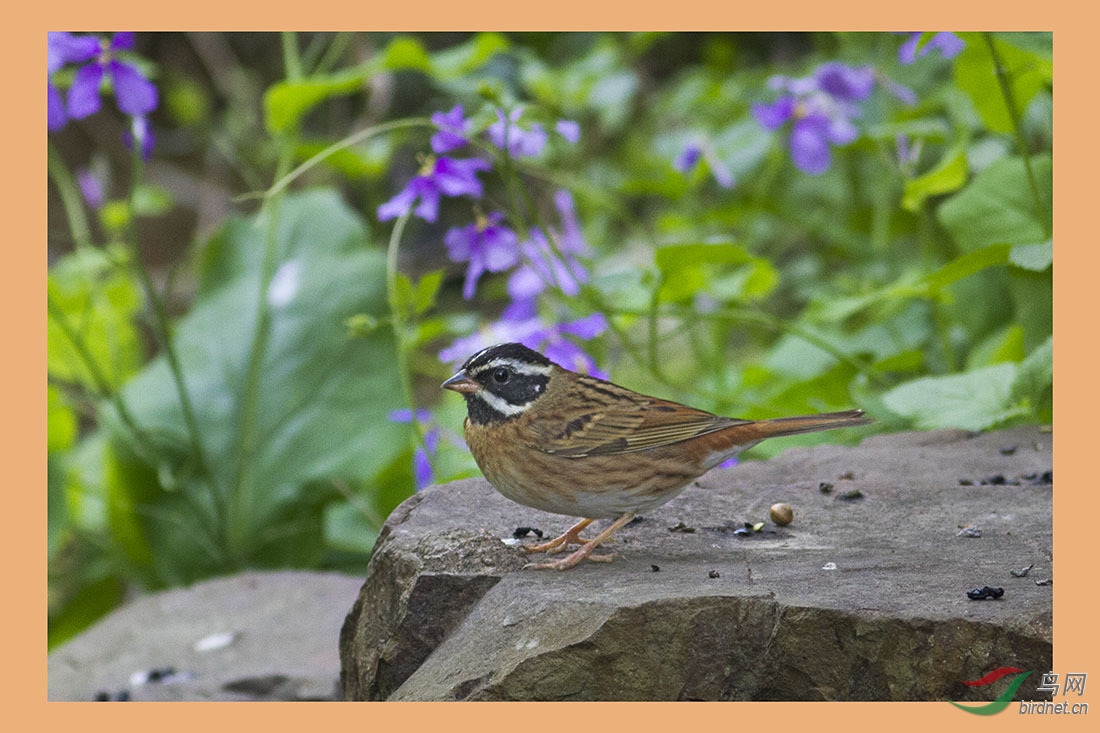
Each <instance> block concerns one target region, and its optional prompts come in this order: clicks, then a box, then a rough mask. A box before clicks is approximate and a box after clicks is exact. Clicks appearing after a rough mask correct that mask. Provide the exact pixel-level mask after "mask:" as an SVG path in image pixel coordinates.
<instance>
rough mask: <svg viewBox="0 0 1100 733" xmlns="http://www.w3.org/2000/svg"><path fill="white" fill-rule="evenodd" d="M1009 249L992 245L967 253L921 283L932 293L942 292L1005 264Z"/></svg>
mask: <svg viewBox="0 0 1100 733" xmlns="http://www.w3.org/2000/svg"><path fill="white" fill-rule="evenodd" d="M1011 249H1012V248H1011V247H1009V246H1008V245H1007V244H992V245H989V246H988V247H983V248H982V249H979V250H975V251H974V252H968V253H966V254H964V255H963V256H961V257H957V258H955V259H954V260H951V261H950V262H948V263H947V264H946V265H944V266H943V267H941V268H940V269H938V270H936V271H935V272H931V273H929V274H928V275H926V276H925V277H924V278H923V282H924V284H925V285H927V286H928V288H929V289H930V290H932V291H934V292H935V291H939V290H942V289H943V288H945V287H947V286H948V285H951V284H953V283H956V282H958V281H959V280H962V279H963V278H967V277H970V276H971V275H973V274H975V273H978V272H981V271H982V270H985V269H988V268H990V267H997V266H999V265H1004V264H1006V263H1007V262H1008V259H1009V252H1010V250H1011Z"/></svg>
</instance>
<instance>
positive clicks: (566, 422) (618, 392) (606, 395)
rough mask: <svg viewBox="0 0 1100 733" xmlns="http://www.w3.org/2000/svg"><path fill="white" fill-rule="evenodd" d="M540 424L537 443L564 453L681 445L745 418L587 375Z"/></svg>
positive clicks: (603, 452)
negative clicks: (652, 394) (623, 386)
mask: <svg viewBox="0 0 1100 733" xmlns="http://www.w3.org/2000/svg"><path fill="white" fill-rule="evenodd" d="M571 391H572V392H573V393H572V394H570V395H567V396H566V399H563V400H561V401H560V403H559V404H560V405H563V407H557V406H556V407H555V409H552V410H548V412H547V414H545V415H543V416H540V417H539V419H538V420H537V421H536V424H535V434H536V445H537V447H538V448H539V449H540V450H542V451H544V452H546V453H554V454H556V455H561V456H569V457H573V458H580V457H582V456H597V455H611V454H615V453H633V452H634V451H640V450H646V449H647V448H656V447H659V446H663V445H670V444H672V443H679V442H681V441H684V440H689V439H691V438H695V437H697V436H700V435H705V434H707V433H712V432H714V431H716V430H721V429H723V428H727V427H729V426H731V425H737V424H739V423H741V422H748V421H741V420H734V419H730V418H725V417H719V416H717V415H713V414H711V413H709V412H705V411H703V410H697V409H695V408H693V407H688V406H686V405H681V404H679V403H677V402H670V401H668V400H661V399H658V398H656V397H647V396H645V395H640V394H638V393H636V392H632V391H630V390H627V389H624V388H622V387H619V386H617V385H614V384H611V383H610V382H604V381H601V380H596V379H592V378H589V377H581V378H580V379H578V380H577V382H576V383H575V385H574V386H573V387H572V390H571Z"/></svg>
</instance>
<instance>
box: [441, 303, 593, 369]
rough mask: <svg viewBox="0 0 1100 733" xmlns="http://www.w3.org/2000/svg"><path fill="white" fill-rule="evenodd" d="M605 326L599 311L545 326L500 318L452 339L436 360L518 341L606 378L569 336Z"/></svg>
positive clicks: (457, 357)
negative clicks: (478, 329)
mask: <svg viewBox="0 0 1100 733" xmlns="http://www.w3.org/2000/svg"><path fill="white" fill-rule="evenodd" d="M606 329H607V319H606V318H605V317H604V315H603V314H602V313H593V314H592V315H590V316H585V317H584V318H578V319H577V320H574V321H570V322H568V323H563V324H558V325H554V326H547V325H546V324H544V323H543V322H542V321H541V320H540V319H538V318H528V319H525V320H521V321H509V320H505V319H501V320H500V321H496V322H494V323H492V324H490V325H489V326H488V327H487V328H485V329H484V330H482V331H479V332H477V333H475V334H472V335H470V336H464V337H462V338H458V339H456V340H455V341H454V342H453V343H452V344H451V345H450V346H448V347H447V348H445V349H443V350H442V351H440V352H439V359H440V361H444V362H447V363H457V362H460V361H462V360H463V359H465V358H467V357H468V356H469V355H470V354H473V353H475V352H477V351H479V350H481V349H484V348H485V347H487V346H492V345H493V344H499V343H504V342H507V341H518V342H520V343H521V344H523V345H524V346H526V347H527V348H529V349H534V350H535V351H538V352H541V353H542V354H544V355H545V356H546V358H548V359H550V361H552V362H554V363H556V364H560V365H561V366H563V367H565V368H566V369H572V370H574V371H579V372H583V373H585V374H591V375H592V376H595V377H600V378H601V379H606V378H607V374H606V373H604V372H603V371H601V370H600V369H599V368H597V366H596V360H595V359H593V358H592V357H591V356H589V354H588V353H587V352H585V351H584V350H583V349H582V348H581V347H580V346H578V345H577V344H576V343H575V342H574V341H573V340H572V339H570V338H566V336H573V337H576V338H580V339H586V340H587V339H592V338H595V337H597V336H599V335H600V334H602V333H603V332H604V331H605V330H606Z"/></svg>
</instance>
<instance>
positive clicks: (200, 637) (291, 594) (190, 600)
mask: <svg viewBox="0 0 1100 733" xmlns="http://www.w3.org/2000/svg"><path fill="white" fill-rule="evenodd" d="M360 584H361V581H360V580H359V579H357V578H351V577H348V576H344V575H337V574H335V573H309V572H296V571H280V572H245V573H241V574H239V575H234V576H230V577H225V578H215V579H213V580H207V581H204V582H202V583H196V584H195V585H193V586H191V587H188V588H175V589H173V590H168V591H163V592H160V593H153V594H150V595H147V596H144V597H142V598H139V599H137V600H135V601H133V602H132V603H128V604H127V605H125V606H122V607H121V608H118V609H116V610H115V611H113V612H111V613H110V614H109V615H108V616H106V617H105V618H104V619H102V620H101V621H99V622H98V623H97V624H96V625H95V626H93V627H91V628H90V629H88V630H86V631H85V632H83V633H82V634H80V635H79V636H77V637H76V638H74V639H71V640H70V641H68V642H67V643H65V644H63V645H61V646H60V647H58V648H57V649H55V650H54V651H53V652H52V653H51V654H50V656H49V662H48V665H49V693H48V695H49V699H50V700H93V699H96V698H97V696H99V697H106V698H107V699H112V700H118V699H129V700H331V699H334V698H335V697H336V693H337V690H338V685H337V682H338V675H339V659H338V656H337V647H336V639H337V636H338V633H339V629H340V622H341V620H342V619H343V617H344V614H345V613H346V611H347V607H348V604H349V603H351V602H352V600H353V599H354V598H355V593H356V589H357V588H358V587H359V585H360Z"/></svg>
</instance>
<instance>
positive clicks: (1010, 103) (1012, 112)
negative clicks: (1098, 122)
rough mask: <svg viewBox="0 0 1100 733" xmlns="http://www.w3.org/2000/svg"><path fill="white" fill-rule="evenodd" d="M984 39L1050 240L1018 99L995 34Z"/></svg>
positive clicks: (1037, 209)
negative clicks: (1009, 79) (1013, 90)
mask: <svg viewBox="0 0 1100 733" xmlns="http://www.w3.org/2000/svg"><path fill="white" fill-rule="evenodd" d="M982 38H984V39H985V43H986V45H987V46H989V55H990V56H992V57H993V72H994V74H995V75H996V76H997V83H998V85H1000V88H1001V96H1003V97H1004V100H1005V106H1006V107H1007V108H1008V116H1009V117H1010V118H1011V119H1012V129H1013V132H1014V133H1015V136H1016V146H1017V147H1018V148H1019V149H1020V156H1021V157H1022V158H1023V160H1024V171H1025V172H1026V173H1027V182H1028V185H1029V186H1030V187H1031V198H1032V201H1033V202H1034V204H1035V213H1036V215H1037V216H1038V217H1039V223H1040V224H1042V227H1043V232H1044V233H1045V234H1046V236H1047V238H1048V239H1049V238H1050V237H1051V235H1052V232H1051V229H1050V215H1049V214H1048V213H1047V211H1046V207H1045V206H1044V205H1043V200H1042V198H1041V197H1040V196H1039V184H1038V183H1037V182H1036V180H1035V172H1034V171H1032V169H1031V156H1030V155H1028V147H1027V138H1026V137H1024V127H1023V124H1022V123H1021V122H1020V110H1019V109H1018V108H1017V107H1016V97H1015V96H1014V95H1013V94H1012V87H1011V86H1010V85H1009V81H1008V74H1007V73H1005V68H1004V63H1003V62H1002V61H1001V56H1000V54H999V53H997V45H996V44H995V43H994V42H993V34H992V33H990V32H988V31H987V32H984V33H982Z"/></svg>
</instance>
